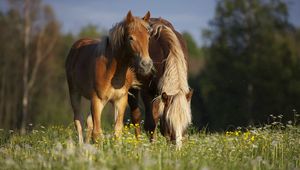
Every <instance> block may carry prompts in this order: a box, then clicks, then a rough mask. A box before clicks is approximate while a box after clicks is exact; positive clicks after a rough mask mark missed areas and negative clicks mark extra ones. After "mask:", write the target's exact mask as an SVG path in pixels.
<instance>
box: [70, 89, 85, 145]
mask: <svg viewBox="0 0 300 170" xmlns="http://www.w3.org/2000/svg"><path fill="white" fill-rule="evenodd" d="M70 99H71V105H72V109H73V112H74V124H75V128H76V130H77V133H78V141H79V144H82V143H83V136H82V125H83V118H82V114H81V113H80V103H81V96H80V94H79V93H74V92H71V91H70Z"/></svg>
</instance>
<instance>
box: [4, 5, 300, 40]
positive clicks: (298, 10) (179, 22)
mask: <svg viewBox="0 0 300 170" xmlns="http://www.w3.org/2000/svg"><path fill="white" fill-rule="evenodd" d="M3 1H4V0H0V8H1V5H3ZM284 1H286V2H287V3H288V7H289V9H290V10H289V12H290V17H289V18H290V21H291V22H292V23H293V24H294V25H296V26H298V27H300V18H299V17H300V0H284ZM43 2H44V3H46V4H50V5H51V6H52V7H53V9H54V11H55V14H56V16H57V18H58V20H59V21H60V23H61V26H62V30H63V32H72V33H78V32H79V31H80V29H81V28H82V27H83V26H85V25H87V24H93V25H97V26H98V27H99V28H105V29H109V28H111V27H112V26H113V25H114V24H115V23H116V22H119V21H121V20H122V19H123V18H124V17H125V16H126V14H127V12H128V11H129V10H131V11H132V13H133V15H135V16H144V15H145V14H146V12H147V11H148V10H149V11H150V12H151V16H152V17H163V18H165V19H167V20H169V21H170V22H171V23H172V24H173V25H174V26H175V28H176V29H177V30H179V31H180V32H182V31H188V32H189V33H191V34H192V35H193V37H194V39H195V40H196V42H197V43H198V45H201V44H202V38H201V30H203V29H205V28H208V27H209V24H208V23H209V21H210V20H211V19H212V18H213V16H214V11H215V5H216V0H86V1H83V0H43Z"/></svg>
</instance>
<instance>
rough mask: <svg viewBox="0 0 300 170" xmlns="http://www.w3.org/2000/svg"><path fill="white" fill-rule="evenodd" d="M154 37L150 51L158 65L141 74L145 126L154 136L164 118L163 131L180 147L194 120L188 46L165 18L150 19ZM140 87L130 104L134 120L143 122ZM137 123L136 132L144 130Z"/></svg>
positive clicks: (130, 97)
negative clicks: (191, 104) (189, 81)
mask: <svg viewBox="0 0 300 170" xmlns="http://www.w3.org/2000/svg"><path fill="white" fill-rule="evenodd" d="M150 25H151V27H152V29H153V30H152V36H151V37H152V38H151V39H150V44H149V52H150V57H151V59H152V60H153V63H154V67H155V70H156V72H155V74H152V75H147V76H145V75H140V74H138V75H137V77H138V80H139V81H140V82H141V83H142V88H141V89H140V91H141V96H142V99H143V102H144V105H145V126H144V127H145V130H146V131H147V132H148V133H149V134H150V140H151V141H152V140H153V139H154V132H155V128H156V126H157V123H158V120H159V118H160V131H161V133H162V134H163V135H164V136H165V137H166V138H167V139H169V140H171V141H172V142H173V143H176V146H178V147H180V146H181V143H182V135H183V133H184V131H185V130H186V128H187V127H188V125H189V124H190V123H191V108H190V101H191V97H192V93H193V91H192V90H190V88H189V85H188V75H187V73H188V67H187V58H188V53H187V47H186V44H185V41H184V40H183V37H182V36H181V34H180V33H178V32H177V31H176V30H175V29H174V27H173V26H172V24H171V23H169V22H168V21H166V20H164V19H161V18H159V19H157V18H156V19H155V18H151V19H150ZM138 92H139V90H138V89H131V90H130V93H131V94H133V96H129V106H130V108H131V112H132V113H131V115H132V122H133V123H134V124H140V121H141V113H140V110H139V108H138V97H139V95H138ZM139 127H140V126H136V129H135V130H136V135H139V134H140V128H139Z"/></svg>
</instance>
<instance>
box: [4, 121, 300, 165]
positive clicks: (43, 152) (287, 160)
mask: <svg viewBox="0 0 300 170" xmlns="http://www.w3.org/2000/svg"><path fill="white" fill-rule="evenodd" d="M133 132H134V127H133V125H132V124H128V125H126V126H125V128H124V132H123V136H122V138H119V139H115V138H114V137H113V135H112V134H113V133H112V132H111V131H109V132H107V131H106V133H105V135H104V137H103V139H102V141H101V142H99V143H96V144H84V145H83V146H78V144H77V139H76V134H75V130H74V127H73V125H70V126H69V127H63V126H49V127H44V126H39V127H36V128H34V129H33V130H31V131H30V132H29V133H28V134H26V135H23V136H21V135H19V134H17V133H16V132H14V131H12V130H10V131H6V130H1V131H0V165H1V167H0V169H72V170H73V169H155V170H161V169H163V170H166V169H172V170H175V169H189V170H192V169H205V170H208V169H300V127H299V126H296V124H295V122H291V121H290V122H288V124H286V125H283V124H281V123H280V122H273V123H271V124H269V125H264V126H261V127H248V128H237V129H235V130H233V131H224V132H218V133H217V132H216V133H209V132H207V131H205V130H203V131H201V132H197V131H195V130H194V129H192V128H191V129H190V130H189V132H188V135H187V136H186V138H185V140H184V143H183V147H182V148H181V149H180V150H177V149H176V148H175V147H174V145H172V144H170V143H168V142H166V140H165V138H164V137H162V136H160V135H159V133H157V140H156V141H155V142H154V143H150V142H149V141H148V138H147V136H146V135H145V133H143V135H142V136H140V138H139V140H136V138H135V135H134V133H133Z"/></svg>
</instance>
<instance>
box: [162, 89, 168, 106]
mask: <svg viewBox="0 0 300 170" xmlns="http://www.w3.org/2000/svg"><path fill="white" fill-rule="evenodd" d="M161 98H162V101H163V102H164V103H165V104H166V103H167V102H169V99H170V96H169V95H167V93H166V92H163V93H162V94H161Z"/></svg>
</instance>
